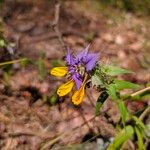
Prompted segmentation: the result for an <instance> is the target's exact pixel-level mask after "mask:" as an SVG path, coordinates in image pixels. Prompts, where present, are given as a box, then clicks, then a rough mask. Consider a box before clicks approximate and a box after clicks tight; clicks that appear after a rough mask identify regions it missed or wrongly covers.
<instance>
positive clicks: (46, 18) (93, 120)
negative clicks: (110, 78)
mask: <svg viewBox="0 0 150 150" xmlns="http://www.w3.org/2000/svg"><path fill="white" fill-rule="evenodd" d="M55 11H56V10H55V6H54V4H52V3H50V2H45V1H44V2H43V1H42V0H41V1H39V2H30V1H21V2H18V3H14V2H13V1H12V2H11V3H10V2H9V3H6V4H4V6H3V14H2V15H3V28H4V35H5V37H6V38H7V39H8V40H9V41H10V42H12V43H15V51H14V55H12V56H9V57H8V55H7V56H5V55H3V57H2V58H0V59H1V62H2V61H7V60H8V59H10V58H11V59H13V60H14V59H19V58H28V59H29V60H30V61H29V62H28V63H26V64H21V63H15V64H13V65H12V66H9V67H8V66H7V67H5V66H4V67H3V68H1V70H0V76H1V79H0V149H2V150H10V149H14V150H30V149H31V150H38V149H40V148H41V149H42V148H43V149H49V148H50V147H51V148H52V149H59V148H58V147H59V146H61V148H60V149H63V145H67V147H65V148H64V149H73V148H74V149H75V146H74V147H72V146H71V145H72V144H76V147H77V148H78V149H90V147H91V145H90V144H91V143H88V146H87V147H86V146H85V147H84V148H83V147H82V146H83V145H82V146H81V147H80V146H79V145H80V143H87V142H86V141H87V140H89V139H90V138H92V137H94V136H95V138H93V139H92V141H93V142H92V148H91V149H92V150H94V149H95V150H98V145H97V143H98V141H99V139H103V140H109V139H110V138H111V137H114V135H115V133H116V130H115V124H116V123H117V122H119V120H120V115H119V111H118V109H117V107H116V106H115V104H114V103H113V102H112V101H110V100H109V99H108V100H107V101H106V102H105V104H104V106H103V108H102V110H101V114H100V115H99V116H97V117H95V116H94V106H93V105H94V104H95V102H96V99H97V98H98V93H97V92H96V91H94V90H92V89H88V90H87V94H86V97H85V99H84V101H83V103H82V105H81V106H79V107H75V106H73V104H72V103H71V100H70V97H69V96H67V97H64V98H62V99H60V100H59V101H58V102H57V103H56V104H53V102H52V101H51V102H45V99H46V98H47V99H48V100H47V101H50V100H51V99H50V98H49V97H50V96H51V95H52V94H53V93H54V92H55V89H56V88H57V87H58V86H59V85H60V84H61V83H62V82H63V80H62V79H60V78H55V77H52V76H51V75H50V74H49V70H50V69H51V68H52V67H53V66H55V65H57V64H59V63H61V62H62V60H63V58H64V56H65V51H64V47H63V45H62V44H64V43H65V45H67V46H69V47H70V48H71V49H73V51H74V52H75V53H76V52H78V51H80V50H82V49H83V48H85V47H86V46H87V45H88V44H89V43H91V46H90V51H93V52H98V53H100V61H101V62H104V63H107V64H114V65H117V66H120V67H123V68H127V69H129V70H132V71H133V72H135V73H133V74H130V75H125V76H121V77H120V78H123V79H125V80H129V81H132V82H134V83H139V84H142V85H143V86H146V84H147V83H148V82H150V67H149V66H150V52H149V48H150V36H149V33H150V28H149V27H150V24H149V21H150V19H149V18H148V17H146V16H144V17H143V16H136V15H135V14H132V13H126V12H120V11H119V10H114V9H112V10H102V9H98V8H97V6H96V4H93V3H92V2H88V3H86V4H85V3H80V2H69V1H67V2H64V3H63V4H61V6H60V16H59V22H58V26H59V30H60V32H61V33H62V37H63V43H60V41H59V39H58V37H57V36H58V34H57V33H56V32H54V31H53V29H52V28H51V26H50V24H52V23H53V22H54V19H55V17H54V16H55ZM110 12H111V13H110ZM43 54H44V56H42V55H43ZM41 62H43V63H44V66H45V70H44V71H46V72H45V76H44V75H43V74H42V73H41V70H40V64H42V63H41ZM42 69H43V68H42ZM42 76H44V79H42ZM129 92H132V91H129ZM89 100H90V101H89ZM91 101H92V103H91ZM144 105H147V104H146V103H142V102H130V103H129V104H128V107H129V109H130V111H132V112H135V111H136V110H139V109H141V108H142V107H143V106H144ZM77 143H78V144H77ZM52 146H53V147H52ZM130 146H131V147H130ZM79 147H80V148H79ZM77 148H76V149H77ZM128 149H130V150H131V149H135V148H134V144H131V145H129V148H128Z"/></svg>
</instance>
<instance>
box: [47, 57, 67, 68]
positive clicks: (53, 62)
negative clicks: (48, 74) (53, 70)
mask: <svg viewBox="0 0 150 150" xmlns="http://www.w3.org/2000/svg"><path fill="white" fill-rule="evenodd" d="M50 63H51V65H52V67H58V66H59V67H60V66H65V63H64V61H62V60H58V59H54V60H51V62H50Z"/></svg>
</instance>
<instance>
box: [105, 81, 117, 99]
mask: <svg viewBox="0 0 150 150" xmlns="http://www.w3.org/2000/svg"><path fill="white" fill-rule="evenodd" d="M107 93H108V94H109V96H110V97H111V98H112V99H113V100H117V99H119V98H118V96H117V91H116V87H115V84H109V85H108V86H107Z"/></svg>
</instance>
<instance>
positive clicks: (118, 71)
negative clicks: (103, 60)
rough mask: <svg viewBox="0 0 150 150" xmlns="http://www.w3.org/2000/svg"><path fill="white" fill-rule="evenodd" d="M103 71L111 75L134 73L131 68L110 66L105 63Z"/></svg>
mask: <svg viewBox="0 0 150 150" xmlns="http://www.w3.org/2000/svg"><path fill="white" fill-rule="evenodd" d="M102 71H103V72H104V73H105V74H107V75H110V76H117V75H121V74H126V73H132V72H131V71H129V70H126V69H122V68H119V67H115V66H110V65H103V67H102Z"/></svg>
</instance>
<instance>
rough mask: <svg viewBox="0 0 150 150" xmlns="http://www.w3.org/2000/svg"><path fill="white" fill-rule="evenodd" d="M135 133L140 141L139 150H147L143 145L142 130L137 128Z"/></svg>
mask: <svg viewBox="0 0 150 150" xmlns="http://www.w3.org/2000/svg"><path fill="white" fill-rule="evenodd" d="M134 129H135V133H136V135H137V139H138V148H139V150H145V147H144V143H143V136H142V133H141V132H140V129H139V128H138V127H137V126H135V128H134Z"/></svg>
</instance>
